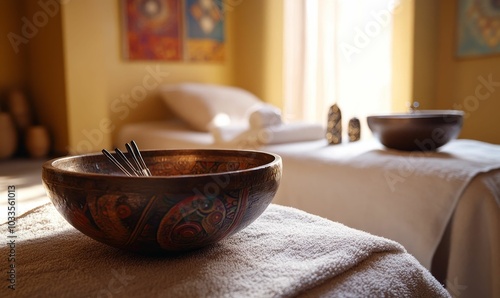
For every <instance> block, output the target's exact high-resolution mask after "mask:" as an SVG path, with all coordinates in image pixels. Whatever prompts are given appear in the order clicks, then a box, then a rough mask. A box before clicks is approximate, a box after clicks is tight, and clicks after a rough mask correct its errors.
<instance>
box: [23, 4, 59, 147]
mask: <svg viewBox="0 0 500 298" xmlns="http://www.w3.org/2000/svg"><path fill="white" fill-rule="evenodd" d="M24 3H25V9H24V15H25V16H26V17H27V18H28V19H30V20H32V19H33V16H35V15H38V14H40V13H42V12H44V10H43V9H42V8H41V7H40V5H39V3H38V1H37V0H27V1H24ZM52 9H54V11H56V10H59V8H58V7H55V6H54V7H53V8H52ZM45 15H46V16H47V21H46V24H45V25H43V24H44V22H41V23H38V24H40V25H43V26H39V27H38V29H37V30H38V32H37V34H36V35H35V36H34V37H32V38H30V40H29V43H28V44H27V51H28V56H29V59H28V60H29V67H28V68H27V70H28V71H27V72H28V79H29V81H28V89H29V93H30V94H31V98H32V102H33V105H34V107H35V109H36V112H37V117H38V120H39V121H40V123H41V124H43V125H45V126H46V127H47V128H48V130H49V132H50V135H51V138H52V141H53V151H54V152H55V153H56V154H64V153H65V152H67V146H68V117H67V113H66V112H67V105H66V94H65V90H66V87H65V84H64V59H63V48H62V26H61V14H60V13H53V14H52V16H51V15H49V14H47V13H46V14H45ZM42 20H43V19H42Z"/></svg>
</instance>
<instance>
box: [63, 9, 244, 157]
mask: <svg viewBox="0 0 500 298" xmlns="http://www.w3.org/2000/svg"><path fill="white" fill-rule="evenodd" d="M120 9H121V6H120V1H102V0H86V1H71V2H69V3H68V4H66V5H64V6H63V18H62V19H63V28H64V30H63V31H64V32H63V37H64V38H63V39H64V53H65V70H66V86H67V103H68V120H69V134H70V142H69V143H70V149H71V150H72V152H73V153H82V152H85V151H98V150H100V149H102V148H109V147H111V146H112V145H113V136H114V135H115V134H116V132H117V131H118V129H119V128H120V127H121V126H122V125H123V124H125V123H128V122H137V121H146V120H156V119H162V118H164V117H167V116H168V111H167V109H166V108H165V107H164V105H163V103H162V102H161V101H160V99H159V98H158V96H157V94H156V88H153V89H150V90H148V95H147V96H146V97H145V98H144V99H140V100H132V101H129V102H127V101H123V100H122V98H123V97H124V96H125V97H127V96H129V97H132V94H133V92H134V90H135V89H134V88H136V87H137V88H141V87H144V79H145V78H146V77H148V76H151V74H150V72H151V71H152V70H154V72H156V73H160V76H159V77H158V78H159V79H158V80H156V82H157V83H160V84H163V83H174V82H184V81H192V82H207V83H217V84H226V85H231V84H232V83H233V80H232V62H231V61H232V56H231V37H230V36H231V35H230V34H231V32H230V31H229V30H230V29H228V33H229V34H227V35H228V36H227V38H226V40H227V51H226V52H227V53H228V55H227V57H226V58H227V59H226V61H225V62H224V63H181V62H175V63H165V62H145V61H142V62H140V61H139V62H138V61H126V60H124V59H123V58H122V55H121V43H122V40H121V19H120V17H121V16H120ZM236 9H237V7H236V8H235V10H236ZM226 16H227V22H228V26H226V27H227V28H230V27H231V26H230V24H231V22H232V21H231V12H229V13H228V14H226ZM89 18H91V19H92V22H89ZM148 69H149V70H148ZM167 73H168V75H167ZM148 82H150V83H151V82H153V83H154V82H155V81H148ZM136 98H137V97H136ZM122 145H123V144H122Z"/></svg>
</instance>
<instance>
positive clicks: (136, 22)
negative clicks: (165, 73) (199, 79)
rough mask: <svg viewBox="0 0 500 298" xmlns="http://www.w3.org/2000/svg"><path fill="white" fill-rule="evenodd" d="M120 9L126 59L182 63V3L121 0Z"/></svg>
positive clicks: (172, 0)
mask: <svg viewBox="0 0 500 298" xmlns="http://www.w3.org/2000/svg"><path fill="white" fill-rule="evenodd" d="M122 9H123V32H124V34H123V43H124V44H123V50H124V56H125V58H126V59H129V60H167V61H180V60H182V57H183V55H182V54H183V38H182V35H183V28H182V24H183V22H182V1H179V0H122Z"/></svg>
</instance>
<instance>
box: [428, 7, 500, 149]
mask: <svg viewBox="0 0 500 298" xmlns="http://www.w3.org/2000/svg"><path fill="white" fill-rule="evenodd" d="M456 3H457V1H454V0H442V1H441V2H440V14H439V37H440V39H439V41H440V42H439V51H438V58H439V59H438V61H439V63H438V67H437V73H438V84H437V101H436V108H438V109H452V108H459V109H462V110H464V111H465V113H466V118H465V122H464V127H463V130H462V133H461V134H460V137H461V138H470V139H478V140H482V141H486V142H491V143H496V144H500V131H499V128H500V87H499V86H494V88H493V89H492V91H491V92H490V94H489V95H488V96H485V97H486V98H485V99H484V100H479V99H477V97H476V96H475V92H476V88H477V87H478V86H481V85H482V83H481V82H480V80H481V78H484V79H486V80H488V78H489V76H491V78H492V81H494V82H500V56H499V55H494V56H489V57H482V58H475V59H473V58H472V59H471V58H467V59H465V58H462V59H459V58H457V57H456V55H455V49H456V39H455V36H456V31H455V30H456V15H457V5H456ZM485 90H487V89H482V90H481V91H482V92H484V91H485Z"/></svg>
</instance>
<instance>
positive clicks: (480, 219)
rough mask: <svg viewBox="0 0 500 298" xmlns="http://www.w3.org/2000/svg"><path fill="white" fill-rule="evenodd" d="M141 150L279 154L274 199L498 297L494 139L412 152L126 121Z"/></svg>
mask: <svg viewBox="0 0 500 298" xmlns="http://www.w3.org/2000/svg"><path fill="white" fill-rule="evenodd" d="M131 139H134V140H136V141H137V142H138V143H139V144H141V148H143V149H168V148H172V149H174V148H175V149H178V148H224V149H227V148H233V149H250V150H263V151H269V152H273V153H277V154H279V155H280V156H281V157H282V159H283V179H282V183H281V186H280V188H279V190H278V193H277V195H276V197H275V199H274V201H273V202H274V203H276V204H279V205H284V206H291V207H295V208H298V209H301V210H304V211H306V212H308V213H311V214H315V215H319V216H321V217H324V218H327V219H329V220H332V221H336V222H340V223H342V224H345V225H347V226H349V227H353V228H355V229H359V230H363V231H366V232H369V233H371V234H374V235H378V236H382V237H386V238H389V239H392V240H395V241H397V242H399V243H401V244H402V245H403V246H404V247H405V248H406V250H407V251H408V252H409V253H410V254H412V255H413V256H415V258H416V259H417V260H418V261H419V262H420V263H421V264H422V265H423V266H424V267H425V268H427V269H428V270H430V271H431V272H432V273H433V274H434V276H435V277H436V278H437V279H438V280H439V281H440V282H441V283H443V284H446V287H447V289H448V291H450V293H451V294H452V295H454V296H460V297H500V278H498V277H499V276H500V146H498V145H492V144H487V143H483V142H478V141H473V140H455V141H452V142H451V143H449V144H447V145H445V146H444V147H442V148H441V149H440V150H438V152H432V153H408V152H399V151H395V150H388V149H386V148H383V146H381V145H380V144H379V143H378V142H377V141H376V140H373V139H368V140H366V141H360V142H355V143H343V144H340V145H335V146H328V145H327V143H326V140H323V139H320V140H316V141H306V142H293V143H284V144H268V145H259V144H258V143H255V142H253V141H250V142H246V143H245V142H238V143H218V142H216V140H215V139H214V137H213V135H212V134H210V133H207V132H199V131H195V130H193V129H192V128H190V127H189V126H187V125H186V124H184V123H182V121H178V120H165V121H158V122H144V123H135V124H129V125H126V126H124V127H123V128H122V129H121V130H120V132H119V134H118V138H117V140H116V143H117V144H124V143H126V142H129V141H130V140H131Z"/></svg>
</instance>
